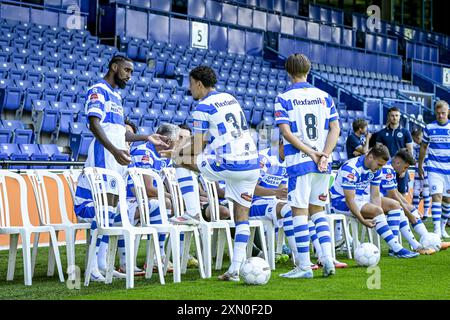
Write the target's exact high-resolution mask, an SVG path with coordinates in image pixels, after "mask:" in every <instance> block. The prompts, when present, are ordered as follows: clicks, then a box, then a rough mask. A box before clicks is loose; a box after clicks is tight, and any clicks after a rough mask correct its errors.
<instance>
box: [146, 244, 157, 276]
mask: <svg viewBox="0 0 450 320" xmlns="http://www.w3.org/2000/svg"><path fill="white" fill-rule="evenodd" d="M145 247H146V249H145V252H146V257H147V258H146V259H147V270H145V278H147V279H150V278H151V277H152V275H153V265H154V261H155V259H154V258H155V252H154V250H153V247H152V243H151V239H147V241H146V244H145Z"/></svg>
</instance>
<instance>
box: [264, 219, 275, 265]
mask: <svg viewBox="0 0 450 320" xmlns="http://www.w3.org/2000/svg"><path fill="white" fill-rule="evenodd" d="M265 239H266V240H267V253H268V260H269V261H268V262H269V266H270V269H272V270H275V228H274V226H273V224H272V223H271V224H270V225H268V226H267V231H266V237H265Z"/></svg>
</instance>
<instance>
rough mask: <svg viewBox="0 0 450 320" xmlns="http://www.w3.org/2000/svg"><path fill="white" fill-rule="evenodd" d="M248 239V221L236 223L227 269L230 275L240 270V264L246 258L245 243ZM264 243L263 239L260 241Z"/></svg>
mask: <svg viewBox="0 0 450 320" xmlns="http://www.w3.org/2000/svg"><path fill="white" fill-rule="evenodd" d="M249 237H250V226H249V223H248V221H241V222H236V233H235V235H234V249H233V260H232V261H231V266H230V268H229V269H228V271H229V272H230V273H234V272H237V273H239V269H240V268H241V264H242V262H244V260H245V258H246V257H247V243H248V239H249ZM261 240H262V241H264V239H261Z"/></svg>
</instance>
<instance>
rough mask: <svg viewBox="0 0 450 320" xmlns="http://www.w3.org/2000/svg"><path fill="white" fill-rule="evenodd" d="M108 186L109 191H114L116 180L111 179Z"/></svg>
mask: <svg viewBox="0 0 450 320" xmlns="http://www.w3.org/2000/svg"><path fill="white" fill-rule="evenodd" d="M109 186H110V187H111V189H113V190H114V189H116V187H117V181H116V179H111V181H110V182H109Z"/></svg>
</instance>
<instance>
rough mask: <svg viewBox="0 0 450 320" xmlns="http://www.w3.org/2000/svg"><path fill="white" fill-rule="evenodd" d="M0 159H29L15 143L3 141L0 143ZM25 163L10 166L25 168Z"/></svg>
mask: <svg viewBox="0 0 450 320" xmlns="http://www.w3.org/2000/svg"><path fill="white" fill-rule="evenodd" d="M0 160H17V161H28V160H30V159H29V157H28V156H27V155H26V154H23V153H22V152H21V150H20V148H19V145H18V144H16V143H3V144H1V145H0ZM26 167H27V166H26V165H17V166H10V168H11V169H26Z"/></svg>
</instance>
